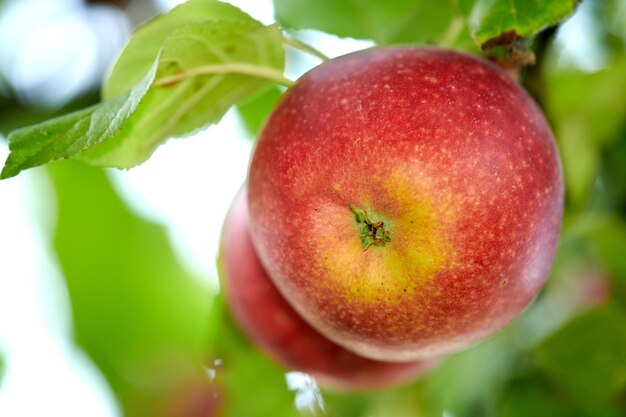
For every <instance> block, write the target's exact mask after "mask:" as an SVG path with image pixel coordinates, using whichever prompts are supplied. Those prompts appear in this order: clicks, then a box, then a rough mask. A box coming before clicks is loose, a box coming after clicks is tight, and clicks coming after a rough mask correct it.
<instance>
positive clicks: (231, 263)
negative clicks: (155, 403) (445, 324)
mask: <svg viewBox="0 0 626 417" xmlns="http://www.w3.org/2000/svg"><path fill="white" fill-rule="evenodd" d="M248 229H249V221H248V209H247V204H246V198H245V193H244V192H240V193H239V195H238V197H237V198H236V199H235V202H234V203H233V206H232V208H231V211H230V213H229V215H228V218H227V220H226V222H225V225H224V231H223V234H222V243H221V255H220V266H221V272H222V273H221V278H222V290H223V291H224V293H225V297H226V299H227V301H228V305H229V306H230V309H231V311H232V313H233V316H234V318H235V320H236V322H237V323H238V324H239V325H240V327H241V328H242V329H243V330H244V331H245V333H247V335H248V336H249V337H250V338H251V339H252V340H253V341H254V342H255V343H256V344H257V345H259V346H260V347H261V348H262V349H263V350H264V351H265V352H266V353H267V354H268V355H269V356H270V357H272V358H273V359H274V360H275V361H277V362H278V363H280V364H282V365H283V366H285V367H286V368H288V369H291V370H298V371H303V372H307V373H309V374H311V375H313V376H314V377H315V378H316V379H317V381H318V382H319V383H320V385H322V386H325V387H329V388H338V389H347V390H363V389H373V388H381V387H386V386H389V385H395V384H399V383H402V382H406V381H409V380H411V379H414V378H416V377H417V376H418V375H420V374H422V373H423V372H424V371H425V370H427V369H428V368H430V366H431V365H432V363H433V362H432V361H421V362H408V363H393V362H380V361H374V360H371V359H365V358H362V357H360V356H357V355H355V354H354V353H352V352H349V351H347V350H345V349H344V348H342V347H340V346H339V345H337V344H335V343H333V342H331V341H330V340H328V339H326V338H325V337H324V336H322V335H321V334H320V333H318V332H317V331H315V330H314V329H313V328H312V327H311V326H309V325H308V324H307V323H306V322H305V321H304V320H302V318H300V316H298V314H297V313H296V312H295V311H294V310H293V309H292V308H291V306H290V305H289V304H288V303H287V302H286V301H285V300H284V299H283V297H282V296H281V295H280V293H279V292H278V290H277V289H276V288H275V287H274V284H273V283H272V281H271V280H270V278H269V277H268V276H267V274H266V273H265V270H264V269H263V266H262V265H261V262H260V261H259V259H258V257H257V255H256V252H255V251H254V247H253V246H252V242H251V240H250V235H249V232H248Z"/></svg>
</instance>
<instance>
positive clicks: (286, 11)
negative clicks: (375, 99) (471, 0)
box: [274, 0, 469, 46]
mask: <svg viewBox="0 0 626 417" xmlns="http://www.w3.org/2000/svg"><path fill="white" fill-rule="evenodd" d="M465 3H467V1H460V2H459V1H455V0H447V1H440V2H438V1H428V0H418V1H405V0H384V1H383V0H374V1H367V2H355V1H352V0H274V8H275V11H276V20H277V21H278V22H279V23H280V24H281V25H283V26H284V27H287V28H292V29H317V30H321V31H324V32H328V33H332V34H334V35H337V36H341V37H351V38H357V39H372V40H373V41H375V42H376V43H378V44H392V43H409V42H429V43H445V44H447V46H452V45H456V44H457V42H458V41H459V40H460V39H462V35H465V39H469V32H468V31H467V28H466V27H465V19H464V18H463V11H464V9H465V8H466V5H465Z"/></svg>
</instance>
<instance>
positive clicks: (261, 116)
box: [236, 86, 282, 137]
mask: <svg viewBox="0 0 626 417" xmlns="http://www.w3.org/2000/svg"><path fill="white" fill-rule="evenodd" d="M281 97H282V92H281V91H280V89H279V88H278V87H275V86H272V87H270V88H268V89H267V90H265V91H263V92H261V93H259V94H257V95H255V96H253V97H250V98H248V99H245V100H242V101H240V102H238V103H237V106H236V108H237V112H238V113H239V115H240V116H241V119H242V120H243V124H244V126H245V127H246V129H247V131H248V133H249V134H250V135H252V136H253V137H256V135H257V134H258V133H259V132H260V131H261V128H262V127H263V124H264V123H265V121H266V120H267V118H268V117H269V115H270V113H271V112H272V111H273V110H274V107H275V106H276V103H278V100H280V98H281Z"/></svg>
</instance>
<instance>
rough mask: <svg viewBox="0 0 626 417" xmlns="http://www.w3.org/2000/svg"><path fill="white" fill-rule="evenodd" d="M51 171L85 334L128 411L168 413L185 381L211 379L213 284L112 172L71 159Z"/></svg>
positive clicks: (57, 239)
mask: <svg viewBox="0 0 626 417" xmlns="http://www.w3.org/2000/svg"><path fill="white" fill-rule="evenodd" d="M50 173H51V179H52V184H53V186H54V188H53V190H54V192H55V197H56V200H55V201H56V202H57V204H58V207H57V210H52V211H53V212H54V213H56V214H57V218H56V220H57V223H56V229H55V233H54V236H53V238H51V240H53V243H54V249H55V251H56V256H57V259H58V262H59V265H60V267H61V269H62V272H63V277H64V279H65V283H66V285H67V291H68V295H69V301H70V304H71V308H72V313H73V325H74V334H75V337H76V340H77V342H78V344H79V345H80V346H81V347H82V348H83V349H84V350H85V352H86V353H87V354H88V355H89V356H90V357H91V358H92V359H93V361H94V362H95V363H96V365H97V366H98V367H99V368H100V369H101V371H102V372H103V374H104V375H105V377H106V378H107V380H108V381H109V383H110V384H111V386H112V388H113V389H114V391H115V392H116V394H117V395H118V398H119V399H120V402H121V405H122V406H123V408H124V413H123V414H124V415H133V416H140V415H141V416H157V415H163V414H160V412H162V410H159V406H161V407H163V406H164V402H165V403H167V402H170V401H171V400H172V398H171V396H175V395H177V392H178V388H179V387H180V385H179V384H182V388H183V389H184V386H186V385H187V383H192V384H193V382H194V381H195V380H196V378H199V379H200V380H202V379H203V378H204V365H205V359H206V358H205V347H206V345H205V335H206V330H205V329H206V327H205V326H206V322H207V320H208V318H207V315H208V311H209V305H210V301H211V298H212V293H211V291H210V290H209V288H208V286H207V285H203V284H201V281H200V279H199V278H198V277H196V276H194V275H193V274H191V273H190V272H189V271H187V270H186V269H185V268H184V266H183V265H181V263H180V261H179V259H178V258H177V256H176V254H175V253H174V251H173V249H172V247H171V245H170V242H169V239H168V237H167V233H166V231H165V230H164V228H163V227H162V226H161V225H159V224H155V223H153V222H150V221H146V220H144V219H142V218H140V217H139V216H137V215H136V214H135V213H134V212H133V211H131V210H130V209H129V208H128V207H127V206H126V204H125V203H124V201H122V200H121V199H120V197H119V195H118V194H117V192H116V190H115V189H114V187H113V185H112V184H111V181H110V180H109V178H108V177H107V175H106V172H104V171H103V170H101V169H97V168H94V167H90V166H88V165H86V164H80V163H78V162H74V161H68V162H67V163H63V164H55V165H51V166H50ZM148 381H151V382H148ZM173 415H181V414H173Z"/></svg>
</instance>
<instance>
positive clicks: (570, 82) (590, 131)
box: [546, 59, 626, 205]
mask: <svg viewBox="0 0 626 417" xmlns="http://www.w3.org/2000/svg"><path fill="white" fill-rule="evenodd" d="M625 73H626V60H625V59H621V60H619V61H617V62H615V63H614V64H613V65H611V66H610V67H609V68H607V69H605V70H602V71H598V72H595V73H584V72H580V71H552V72H550V73H549V74H548V79H547V82H546V85H547V86H548V88H549V93H548V103H547V107H548V112H549V114H550V116H551V118H552V120H553V121H554V125H555V126H554V128H555V134H556V137H557V139H558V142H559V147H560V149H561V156H562V158H563V169H564V173H565V185H566V188H567V192H568V197H569V199H570V200H571V202H573V203H574V204H577V205H580V204H582V203H584V202H585V201H586V199H587V198H588V196H589V193H590V192H591V189H592V187H593V186H594V183H595V181H596V177H597V175H598V170H599V166H600V165H599V164H600V153H601V150H602V149H603V148H604V147H606V146H608V145H610V144H612V143H613V142H615V140H616V139H617V138H618V137H619V136H618V133H619V132H620V131H621V128H622V126H623V123H624V120H625V119H626V77H624V74H625Z"/></svg>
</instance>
